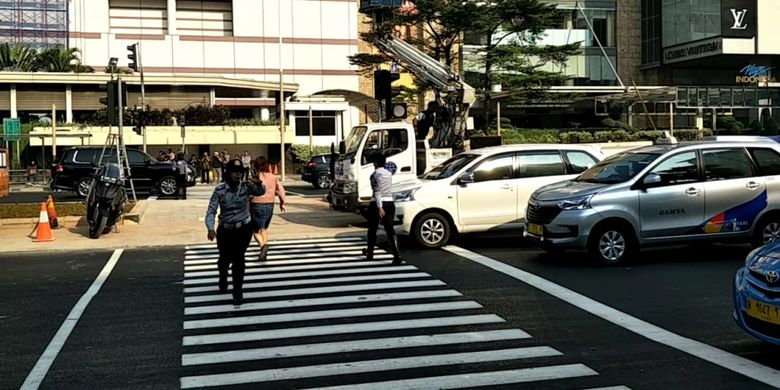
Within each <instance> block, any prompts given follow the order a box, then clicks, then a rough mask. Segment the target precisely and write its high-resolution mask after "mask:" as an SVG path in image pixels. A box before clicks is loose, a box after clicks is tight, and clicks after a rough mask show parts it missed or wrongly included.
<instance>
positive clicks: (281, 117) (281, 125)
mask: <svg viewBox="0 0 780 390" xmlns="http://www.w3.org/2000/svg"><path fill="white" fill-rule="evenodd" d="M276 5H277V7H278V9H277V12H278V19H279V20H278V23H279V110H280V115H279V163H280V166H279V171H280V172H279V174H280V175H281V178H282V181H284V169H285V167H284V65H282V1H281V0H277V1H276Z"/></svg>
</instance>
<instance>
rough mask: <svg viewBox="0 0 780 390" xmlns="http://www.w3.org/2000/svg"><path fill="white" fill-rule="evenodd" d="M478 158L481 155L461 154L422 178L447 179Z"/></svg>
mask: <svg viewBox="0 0 780 390" xmlns="http://www.w3.org/2000/svg"><path fill="white" fill-rule="evenodd" d="M477 156H479V155H477V154H471V153H461V154H459V155H457V156H454V157H452V158H450V159H449V160H447V161H445V162H443V163H441V164H439V165H437V166H436V167H435V168H433V169H432V170H430V171H429V172H428V173H426V174H424V175H422V176H421V178H423V179H429V180H439V179H446V178H448V177H450V176H452V175H454V174H455V173H457V172H458V171H460V170H461V169H462V168H463V167H465V166H466V165H468V164H469V163H470V162H472V161H474V159H475V158H477Z"/></svg>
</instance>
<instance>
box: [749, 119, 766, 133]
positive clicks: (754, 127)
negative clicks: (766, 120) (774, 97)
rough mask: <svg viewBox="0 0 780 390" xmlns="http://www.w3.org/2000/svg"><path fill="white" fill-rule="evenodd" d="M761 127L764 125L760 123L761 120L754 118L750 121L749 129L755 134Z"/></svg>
mask: <svg viewBox="0 0 780 390" xmlns="http://www.w3.org/2000/svg"><path fill="white" fill-rule="evenodd" d="M763 127H764V126H763V125H761V121H759V120H754V121H753V122H750V130H752V131H753V132H754V133H756V134H758V133H760V132H761V129H762V128H763Z"/></svg>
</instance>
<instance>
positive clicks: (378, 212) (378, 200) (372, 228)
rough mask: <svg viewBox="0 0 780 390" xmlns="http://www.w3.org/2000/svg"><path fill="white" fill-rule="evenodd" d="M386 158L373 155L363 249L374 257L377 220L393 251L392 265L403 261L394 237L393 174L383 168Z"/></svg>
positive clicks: (381, 155) (367, 255)
mask: <svg viewBox="0 0 780 390" xmlns="http://www.w3.org/2000/svg"><path fill="white" fill-rule="evenodd" d="M385 164H387V158H386V157H385V155H383V154H381V153H376V154H375V155H374V173H372V174H371V189H372V190H373V196H372V197H371V203H370V204H369V205H368V211H367V212H366V213H367V219H368V238H367V241H368V248H367V249H363V255H364V256H366V259H368V260H373V259H374V246H375V245H376V232H377V230H379V222H380V221H381V222H382V226H383V227H384V228H385V234H386V235H387V240H388V241H389V242H390V252H392V253H393V265H399V264H402V263H403V259H401V253H400V252H399V250H398V240H397V239H396V237H395V230H394V228H393V220H394V219H395V203H393V193H392V187H393V174H392V173H390V171H388V170H387V169H385Z"/></svg>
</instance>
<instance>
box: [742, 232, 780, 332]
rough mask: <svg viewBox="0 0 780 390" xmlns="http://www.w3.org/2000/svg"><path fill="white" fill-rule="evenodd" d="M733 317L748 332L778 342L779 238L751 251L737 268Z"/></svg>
mask: <svg viewBox="0 0 780 390" xmlns="http://www.w3.org/2000/svg"><path fill="white" fill-rule="evenodd" d="M734 320H735V321H737V325H739V327H740V328H742V329H744V330H745V331H746V332H748V333H749V334H750V335H752V336H754V337H757V338H759V339H761V340H763V341H766V342H767V343H770V344H775V345H780V241H775V242H773V243H771V244H767V245H765V246H763V247H760V248H757V249H755V250H754V251H752V252H750V254H748V256H747V259H746V260H745V266H744V267H742V268H740V269H738V270H737V274H736V275H735V277H734Z"/></svg>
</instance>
